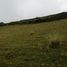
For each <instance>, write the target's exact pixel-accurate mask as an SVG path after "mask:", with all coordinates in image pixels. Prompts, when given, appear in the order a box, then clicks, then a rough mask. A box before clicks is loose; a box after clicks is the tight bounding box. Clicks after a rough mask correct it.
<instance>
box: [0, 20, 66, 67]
mask: <svg viewBox="0 0 67 67" xmlns="http://www.w3.org/2000/svg"><path fill="white" fill-rule="evenodd" d="M21 23H22V22H21ZM32 23H33V22H32ZM0 67H67V19H62V20H56V21H52V22H50V23H47V22H46V23H39V24H29V25H28V24H25V25H21V24H15V25H6V26H0Z"/></svg>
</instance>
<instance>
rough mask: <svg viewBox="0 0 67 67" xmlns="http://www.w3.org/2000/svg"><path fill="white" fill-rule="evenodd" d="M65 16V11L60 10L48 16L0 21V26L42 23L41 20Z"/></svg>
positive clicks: (60, 18) (64, 17) (46, 20)
mask: <svg viewBox="0 0 67 67" xmlns="http://www.w3.org/2000/svg"><path fill="white" fill-rule="evenodd" d="M66 18H67V12H62V13H58V14H53V15H49V16H43V17H36V18H32V19H25V20H20V21H14V22H9V23H6V24H5V23H3V22H1V23H0V26H4V25H15V24H20V25H21V24H35V23H43V22H51V21H57V20H62V19H66Z"/></svg>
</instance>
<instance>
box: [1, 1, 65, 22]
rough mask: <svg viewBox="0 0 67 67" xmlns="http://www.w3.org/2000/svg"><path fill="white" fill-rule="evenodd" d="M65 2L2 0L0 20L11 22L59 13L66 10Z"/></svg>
mask: <svg viewBox="0 0 67 67" xmlns="http://www.w3.org/2000/svg"><path fill="white" fill-rule="evenodd" d="M64 4H66V1H65V2H64V3H61V1H60V0H0V21H4V22H10V21H15V20H21V19H26V18H33V17H38V16H45V15H49V14H53V13H58V12H60V11H62V10H66V7H65V6H66V5H65V6H64ZM60 5H61V6H62V5H63V8H61V7H60ZM60 8H61V9H60Z"/></svg>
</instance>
